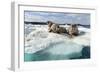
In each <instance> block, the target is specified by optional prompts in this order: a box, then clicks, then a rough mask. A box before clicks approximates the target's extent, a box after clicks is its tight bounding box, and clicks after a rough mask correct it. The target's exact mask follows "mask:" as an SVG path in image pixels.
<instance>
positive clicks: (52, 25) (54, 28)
mask: <svg viewBox="0 0 100 73" xmlns="http://www.w3.org/2000/svg"><path fill="white" fill-rule="evenodd" d="M47 24H48V31H49V32H54V33H67V30H66V28H64V27H60V26H59V24H55V23H53V22H51V21H48V22H47Z"/></svg>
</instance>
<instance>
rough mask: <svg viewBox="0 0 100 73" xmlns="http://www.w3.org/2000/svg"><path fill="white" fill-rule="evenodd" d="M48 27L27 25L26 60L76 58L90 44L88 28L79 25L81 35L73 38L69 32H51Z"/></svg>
mask: <svg viewBox="0 0 100 73" xmlns="http://www.w3.org/2000/svg"><path fill="white" fill-rule="evenodd" d="M65 27H68V26H67V25H66V26H65ZM47 29H48V27H47V25H31V24H29V25H26V26H25V60H26V61H27V60H28V61H31V60H32V61H39V60H58V59H59V60H62V59H70V58H76V57H80V56H82V50H83V48H84V46H90V29H88V28H84V27H79V30H80V35H79V36H77V37H74V38H73V39H70V38H69V37H68V35H67V34H56V33H49V32H48V30H47ZM87 49H88V48H87Z"/></svg>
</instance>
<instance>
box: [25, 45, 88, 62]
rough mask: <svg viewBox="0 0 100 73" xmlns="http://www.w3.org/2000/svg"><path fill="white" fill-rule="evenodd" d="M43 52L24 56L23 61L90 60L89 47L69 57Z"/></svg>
mask: <svg viewBox="0 0 100 73" xmlns="http://www.w3.org/2000/svg"><path fill="white" fill-rule="evenodd" d="M44 51H45V50H41V51H38V52H36V53H33V54H27V53H25V54H24V61H25V62H30V61H48V60H49V61H50V60H75V59H89V58H90V47H89V46H85V47H84V48H83V49H82V51H81V52H80V53H74V54H71V55H69V58H68V55H52V54H50V53H45V52H44Z"/></svg>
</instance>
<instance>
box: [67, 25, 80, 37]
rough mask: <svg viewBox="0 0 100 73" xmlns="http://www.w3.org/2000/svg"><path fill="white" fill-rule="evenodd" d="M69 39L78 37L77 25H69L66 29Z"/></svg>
mask: <svg viewBox="0 0 100 73" xmlns="http://www.w3.org/2000/svg"><path fill="white" fill-rule="evenodd" d="M67 32H68V34H69V35H70V37H73V36H77V35H79V30H78V26H77V24H70V27H69V28H68V29H67Z"/></svg>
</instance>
